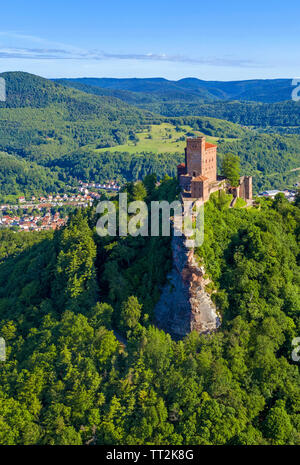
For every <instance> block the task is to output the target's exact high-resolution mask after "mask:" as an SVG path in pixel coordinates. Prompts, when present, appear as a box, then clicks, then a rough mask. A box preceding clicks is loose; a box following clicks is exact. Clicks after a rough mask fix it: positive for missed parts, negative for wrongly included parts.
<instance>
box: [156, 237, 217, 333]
mask: <svg viewBox="0 0 300 465" xmlns="http://www.w3.org/2000/svg"><path fill="white" fill-rule="evenodd" d="M172 253H173V268H172V270H171V272H170V273H169V275H168V277H167V283H166V285H165V286H164V288H163V291H162V294H161V297H160V300H159V302H158V303H157V305H156V308H155V316H156V320H157V322H158V325H159V327H161V328H162V329H164V330H165V331H166V332H168V333H170V334H171V335H173V336H174V337H177V338H180V337H184V336H185V335H186V334H188V333H190V332H191V331H193V330H196V331H197V332H199V333H209V332H212V331H215V330H216V329H217V328H218V327H219V326H220V324H221V321H220V316H219V315H218V313H217V310H216V307H215V305H214V303H213V302H212V300H211V298H210V295H209V294H208V293H207V292H206V291H205V285H206V284H207V283H208V282H209V280H205V279H204V273H205V271H204V269H203V267H200V266H198V264H197V263H196V260H195V257H194V250H193V249H189V248H187V247H186V244H185V236H173V238H172Z"/></svg>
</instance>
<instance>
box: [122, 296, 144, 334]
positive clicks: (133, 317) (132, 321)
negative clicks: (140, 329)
mask: <svg viewBox="0 0 300 465" xmlns="http://www.w3.org/2000/svg"><path fill="white" fill-rule="evenodd" d="M141 309H142V305H141V304H139V301H138V299H137V298H136V297H135V296H134V295H132V296H130V297H128V299H127V301H126V302H124V303H123V305H122V308H121V325H122V327H123V328H125V327H127V328H131V329H132V328H134V327H135V326H136V325H137V324H138V321H139V319H140V317H141Z"/></svg>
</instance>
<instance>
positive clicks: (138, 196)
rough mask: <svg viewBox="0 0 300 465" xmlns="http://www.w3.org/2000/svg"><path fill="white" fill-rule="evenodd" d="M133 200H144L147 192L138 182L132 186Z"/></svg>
mask: <svg viewBox="0 0 300 465" xmlns="http://www.w3.org/2000/svg"><path fill="white" fill-rule="evenodd" d="M132 192H133V200H144V199H145V198H146V197H147V191H146V188H145V186H144V184H143V183H142V182H141V181H138V182H136V183H135V184H134V186H133V190H132Z"/></svg>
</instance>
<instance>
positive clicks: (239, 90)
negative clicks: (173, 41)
mask: <svg viewBox="0 0 300 465" xmlns="http://www.w3.org/2000/svg"><path fill="white" fill-rule="evenodd" d="M56 81H57V82H62V83H63V82H64V83H66V84H68V85H75V86H76V85H77V84H78V83H80V84H83V85H86V86H91V87H96V88H102V89H110V90H111V91H114V92H115V91H123V92H127V94H125V93H124V94H123V97H124V100H125V99H126V98H130V95H129V94H128V92H131V93H134V95H133V96H131V98H132V99H133V98H137V99H138V98H140V97H137V96H136V94H138V95H140V94H143V98H144V102H145V103H146V102H147V100H148V103H150V102H153V101H154V99H155V100H161V101H166V100H169V101H170V100H181V101H186V102H189V101H191V100H192V101H198V102H200V101H202V102H203V101H213V100H239V101H254V102H266V103H271V102H282V101H285V100H290V99H291V91H292V87H291V79H255V80H248V81H228V82H226V81H203V80H201V79H196V78H185V79H180V80H178V81H170V80H167V79H163V78H151V79H150V78H144V79H136V78H131V79H114V78H76V79H57V80H56ZM102 92H103V90H102ZM119 96H120V98H121V96H122V94H119ZM136 103H138V102H136Z"/></svg>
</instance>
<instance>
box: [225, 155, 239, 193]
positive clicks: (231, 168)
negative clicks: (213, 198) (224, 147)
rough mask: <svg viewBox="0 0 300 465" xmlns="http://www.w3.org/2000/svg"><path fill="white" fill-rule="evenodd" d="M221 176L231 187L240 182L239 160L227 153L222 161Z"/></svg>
mask: <svg viewBox="0 0 300 465" xmlns="http://www.w3.org/2000/svg"><path fill="white" fill-rule="evenodd" d="M222 175H223V176H225V177H226V179H228V181H229V182H230V184H231V186H232V187H237V186H238V185H239V181H240V159H239V157H238V156H237V155H234V154H233V153H227V154H226V155H225V156H224V158H223V160H222Z"/></svg>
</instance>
